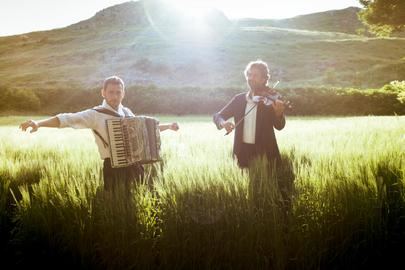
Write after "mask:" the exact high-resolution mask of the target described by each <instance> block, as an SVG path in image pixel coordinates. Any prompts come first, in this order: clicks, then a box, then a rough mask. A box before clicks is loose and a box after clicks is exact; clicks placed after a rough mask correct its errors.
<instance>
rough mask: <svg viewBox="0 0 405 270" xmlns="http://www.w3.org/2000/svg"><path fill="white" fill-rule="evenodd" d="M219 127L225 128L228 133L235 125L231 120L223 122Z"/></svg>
mask: <svg viewBox="0 0 405 270" xmlns="http://www.w3.org/2000/svg"><path fill="white" fill-rule="evenodd" d="M221 127H223V128H225V130H226V132H227V133H229V132H231V131H232V130H233V129H234V128H235V125H234V124H233V123H232V122H223V123H221Z"/></svg>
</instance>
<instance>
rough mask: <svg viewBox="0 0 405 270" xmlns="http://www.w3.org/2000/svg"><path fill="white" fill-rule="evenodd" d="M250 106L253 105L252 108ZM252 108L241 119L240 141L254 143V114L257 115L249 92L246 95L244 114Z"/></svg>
mask: <svg viewBox="0 0 405 270" xmlns="http://www.w3.org/2000/svg"><path fill="white" fill-rule="evenodd" d="M252 107H254V108H253V109H252ZM250 109H252V110H251V111H250V112H249V113H248V114H247V115H246V116H245V119H244V120H243V137H242V141H243V142H244V143H249V144H254V143H255V138H256V115H257V106H256V103H254V102H253V100H252V98H251V97H250V95H249V93H248V94H247V95H246V109H245V114H246V113H247V112H248V111H249V110H250Z"/></svg>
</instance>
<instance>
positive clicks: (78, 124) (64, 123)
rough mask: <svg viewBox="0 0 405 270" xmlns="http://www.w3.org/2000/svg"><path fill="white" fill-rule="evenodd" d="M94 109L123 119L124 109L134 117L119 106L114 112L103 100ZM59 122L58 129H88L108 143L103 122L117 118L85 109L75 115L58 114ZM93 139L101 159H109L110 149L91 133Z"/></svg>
mask: <svg viewBox="0 0 405 270" xmlns="http://www.w3.org/2000/svg"><path fill="white" fill-rule="evenodd" d="M94 108H105V109H107V110H110V111H113V112H115V113H118V114H119V115H121V116H122V117H125V113H124V109H125V111H126V112H127V113H128V115H129V116H135V115H134V114H133V112H132V111H131V110H130V109H128V108H124V106H122V105H121V104H120V105H119V106H118V110H117V111H116V110H114V109H113V108H112V107H111V106H110V105H108V104H107V102H106V101H105V100H103V103H102V104H101V105H100V106H96V107H94ZM56 117H57V118H58V119H59V121H60V126H59V127H60V128H65V127H71V128H76V129H79V128H90V129H92V130H95V131H97V132H98V133H99V134H100V135H101V137H103V139H104V140H105V141H107V142H108V133H107V126H106V123H105V120H107V119H115V118H119V117H116V116H112V115H108V114H105V113H99V112H97V111H95V110H93V109H87V110H84V111H81V112H76V113H60V114H58V115H56ZM93 134H94V138H95V141H96V144H97V147H98V151H99V153H100V157H101V159H105V158H109V157H110V149H109V147H108V146H104V143H103V141H102V140H101V139H100V138H99V137H98V136H97V135H96V134H95V133H94V132H93Z"/></svg>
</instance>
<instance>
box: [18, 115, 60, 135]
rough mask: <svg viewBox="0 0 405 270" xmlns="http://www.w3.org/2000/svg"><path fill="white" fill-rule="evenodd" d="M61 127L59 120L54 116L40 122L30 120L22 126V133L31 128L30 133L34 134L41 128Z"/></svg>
mask: <svg viewBox="0 0 405 270" xmlns="http://www.w3.org/2000/svg"><path fill="white" fill-rule="evenodd" d="M59 126H60V121H59V118H58V117H56V116H54V117H51V118H48V119H43V120H39V121H34V120H28V121H25V122H23V123H21V124H20V128H21V130H22V131H26V130H27V128H29V127H30V128H31V131H30V133H33V132H35V131H37V130H38V128H40V127H53V128H58V127H59Z"/></svg>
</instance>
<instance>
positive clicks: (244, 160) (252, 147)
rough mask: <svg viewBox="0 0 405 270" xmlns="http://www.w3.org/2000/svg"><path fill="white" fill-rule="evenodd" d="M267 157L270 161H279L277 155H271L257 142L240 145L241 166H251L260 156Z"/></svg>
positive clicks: (239, 157)
mask: <svg viewBox="0 0 405 270" xmlns="http://www.w3.org/2000/svg"><path fill="white" fill-rule="evenodd" d="M263 156H265V157H267V160H268V161H269V163H274V162H275V161H276V162H277V163H278V161H279V160H278V158H277V157H271V156H270V154H269V153H266V152H264V151H263V148H262V147H259V146H257V145H256V144H249V143H242V144H241V147H240V153H239V154H238V156H237V158H238V165H239V167H240V168H249V167H250V166H251V165H252V162H254V160H255V159H257V158H260V157H263Z"/></svg>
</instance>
